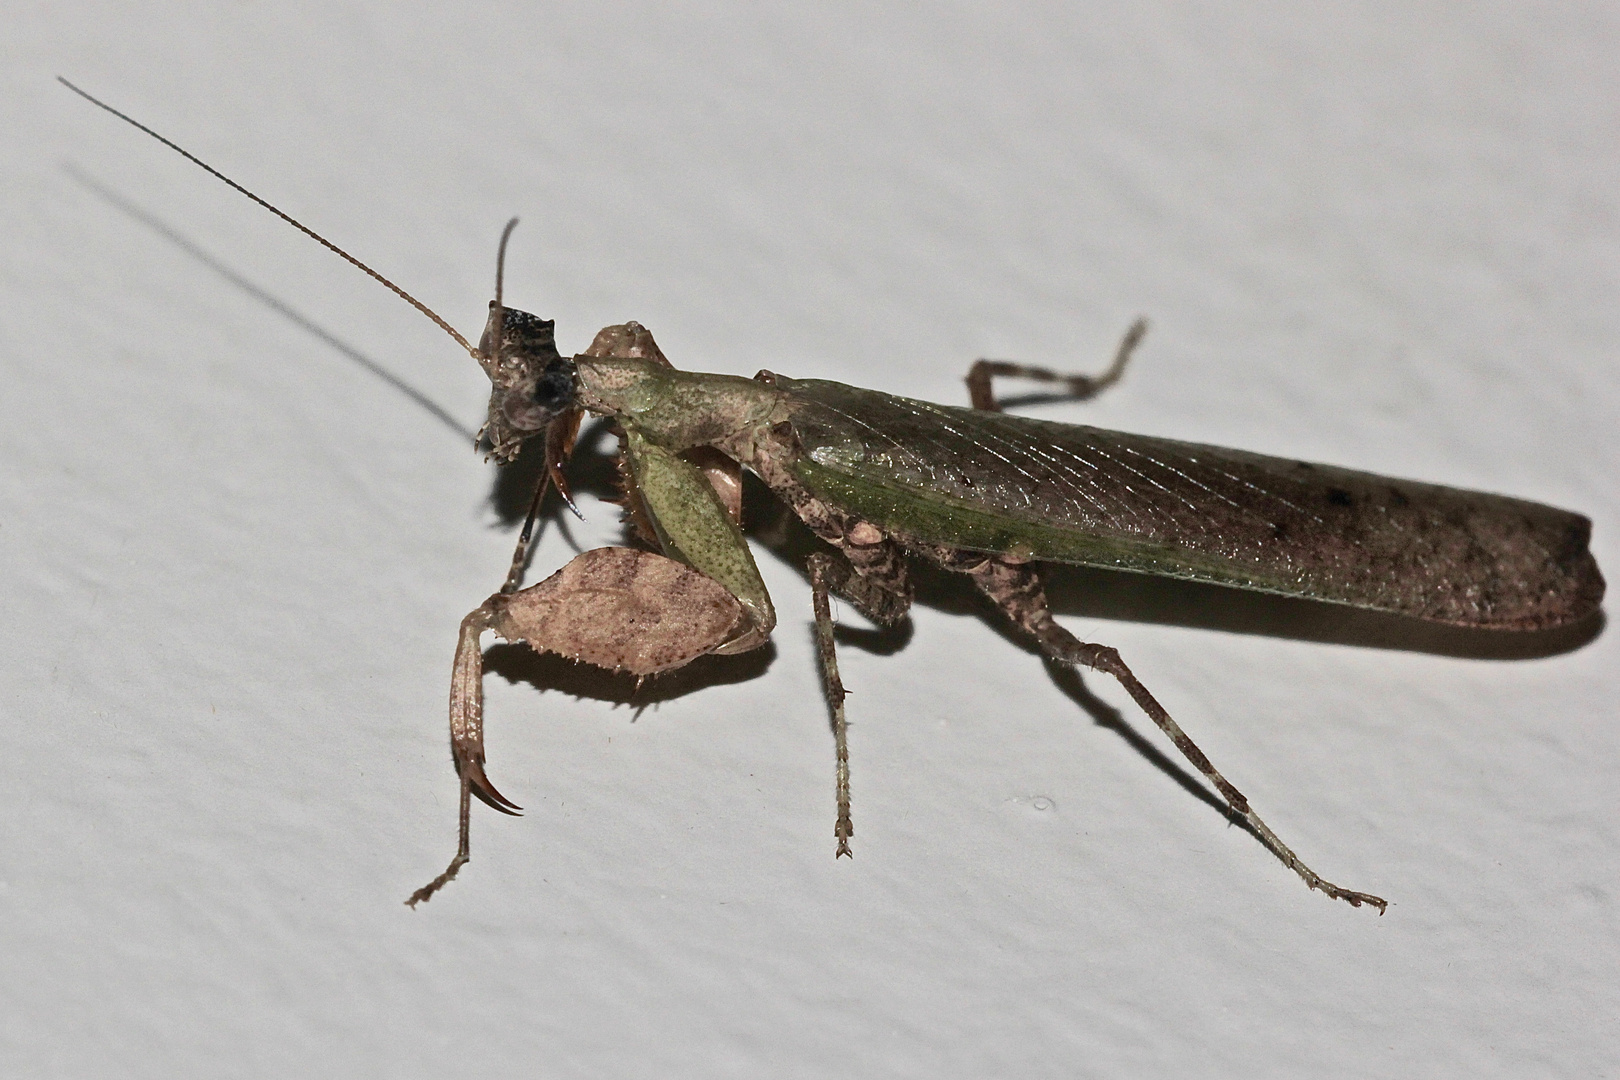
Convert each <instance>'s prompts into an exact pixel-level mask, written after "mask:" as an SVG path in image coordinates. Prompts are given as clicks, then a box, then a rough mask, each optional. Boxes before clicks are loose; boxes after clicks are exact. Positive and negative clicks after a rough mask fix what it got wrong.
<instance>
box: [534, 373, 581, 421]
mask: <svg viewBox="0 0 1620 1080" xmlns="http://www.w3.org/2000/svg"><path fill="white" fill-rule="evenodd" d="M530 400H531V401H533V402H534V404H535V406H536V407H538V408H541V409H547V410H551V411H553V412H561V411H562V410H563V409H565V408H567V407H568V405H570V404H571V403H572V402H573V400H574V373H573V372H572V371H568V370H565V369H564V368H563V367H561V366H560V365H556V366H551V367H547V368H546V370H545V371H543V372H541V374H540V378H538V379H536V380H535V383H534V395H533V396H532V397H531V398H530Z"/></svg>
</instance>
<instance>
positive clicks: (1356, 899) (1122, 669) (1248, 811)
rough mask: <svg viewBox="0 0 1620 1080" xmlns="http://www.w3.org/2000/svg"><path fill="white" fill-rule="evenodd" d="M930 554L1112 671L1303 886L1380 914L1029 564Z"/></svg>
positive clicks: (1058, 648) (1078, 657) (1018, 618)
mask: <svg viewBox="0 0 1620 1080" xmlns="http://www.w3.org/2000/svg"><path fill="white" fill-rule="evenodd" d="M930 554H931V556H932V557H933V558H934V559H935V560H936V561H937V562H939V563H940V565H942V566H944V567H945V568H946V569H948V570H956V571H958V572H961V573H965V574H967V575H969V576H970V577H972V578H973V580H974V583H975V584H976V585H977V586H978V587H979V589H980V591H982V592H983V593H984V594H985V595H986V596H988V597H989V598H990V599H991V600H993V601H995V603H996V606H997V607H999V608H1000V609H1001V611H1002V612H1003V614H1005V615H1006V616H1007V617H1008V618H1009V619H1010V620H1012V622H1013V624H1014V625H1016V626H1017V627H1018V628H1019V629H1020V630H1022V631H1023V632H1024V633H1025V634H1027V635H1028V636H1029V637H1030V638H1032V639H1034V641H1035V643H1036V645H1038V646H1039V647H1040V650H1041V652H1042V653H1044V654H1045V655H1046V656H1047V657H1048V658H1050V659H1052V660H1054V661H1056V662H1058V663H1061V664H1079V665H1082V666H1084V667H1088V668H1091V669H1092V670H1094V671H1101V672H1104V673H1106V674H1108V675H1112V676H1113V677H1114V678H1115V679H1116V680H1118V682H1119V684H1120V685H1121V686H1123V687H1124V688H1125V692H1126V693H1128V694H1130V695H1131V698H1132V700H1134V701H1135V702H1136V704H1137V706H1138V707H1140V708H1141V710H1142V711H1143V712H1145V713H1146V714H1147V715H1148V718H1149V719H1151V720H1152V721H1153V722H1154V723H1155V724H1157V725H1158V727H1159V730H1160V731H1162V732H1164V734H1165V736H1166V737H1167V738H1168V739H1169V740H1170V741H1171V742H1172V743H1174V744H1175V747H1176V749H1177V750H1179V751H1181V755H1182V757H1184V758H1186V759H1187V761H1188V763H1189V764H1191V765H1192V766H1193V768H1195V769H1197V770H1198V771H1199V772H1200V773H1202V774H1203V775H1204V778H1205V779H1207V780H1208V781H1209V782H1210V783H1211V784H1213V785H1214V786H1215V790H1217V791H1219V792H1220V793H1221V797H1222V798H1224V799H1225V800H1226V802H1227V804H1228V805H1229V806H1231V808H1232V810H1233V812H1234V813H1236V814H1237V815H1238V816H1240V817H1241V818H1242V819H1243V820H1244V822H1245V823H1246V824H1247V825H1248V827H1249V829H1250V830H1251V831H1252V832H1253V833H1254V835H1255V836H1256V837H1258V838H1259V840H1260V842H1261V843H1263V844H1265V845H1266V847H1267V848H1269V849H1270V850H1271V852H1272V854H1274V855H1276V856H1277V858H1279V859H1281V860H1282V861H1283V863H1284V864H1285V865H1286V866H1287V867H1288V868H1289V869H1290V870H1292V871H1294V873H1296V874H1298V875H1299V876H1300V878H1301V880H1303V881H1304V882H1305V884H1306V885H1308V886H1309V887H1311V888H1312V889H1318V890H1320V891H1322V892H1324V893H1326V894H1327V895H1328V896H1330V897H1333V898H1334V899H1336V900H1343V901H1345V902H1346V903H1348V904H1349V905H1350V906H1352V907H1360V906H1361V905H1362V904H1367V905H1369V906H1371V907H1375V908H1377V909H1378V911H1379V914H1383V911H1384V908H1385V907H1386V905H1387V902H1386V901H1385V900H1384V899H1383V898H1381V897H1377V896H1373V895H1372V894H1371V893H1362V892H1354V891H1352V890H1350V889H1345V888H1342V887H1340V886H1338V885H1335V884H1333V883H1332V882H1331V881H1328V880H1327V879H1325V878H1323V877H1322V876H1321V875H1320V874H1318V873H1317V872H1316V871H1314V870H1312V869H1311V868H1310V867H1309V866H1306V865H1305V863H1304V862H1303V861H1302V860H1301V859H1300V858H1299V856H1298V855H1295V854H1294V852H1293V849H1291V848H1290V847H1289V846H1288V845H1287V844H1284V843H1283V842H1282V840H1281V839H1279V838H1278V836H1277V834H1276V833H1274V832H1272V831H1271V827H1270V826H1268V825H1267V824H1266V823H1265V822H1264V821H1262V820H1261V819H1260V815H1258V814H1256V813H1255V812H1254V810H1253V809H1252V808H1251V807H1250V806H1249V800H1248V799H1247V798H1245V797H1244V795H1243V793H1242V792H1241V791H1239V790H1238V789H1237V788H1236V787H1234V786H1233V785H1232V783H1231V782H1230V781H1229V780H1227V779H1226V777H1224V776H1222V775H1221V773H1220V770H1218V769H1216V768H1215V766H1214V765H1213V764H1212V763H1211V762H1210V760H1209V758H1208V757H1206V756H1205V755H1204V752H1203V751H1202V750H1200V749H1199V748H1198V746H1197V744H1196V743H1194V742H1193V741H1192V739H1191V738H1189V737H1188V735H1187V733H1186V732H1185V731H1183V730H1182V729H1181V725H1180V724H1177V723H1176V722H1175V720H1174V719H1173V718H1171V716H1170V714H1169V712H1167V711H1166V710H1165V708H1164V706H1162V705H1160V704H1159V702H1158V700H1157V699H1156V698H1154V696H1153V695H1152V694H1150V693H1148V690H1147V688H1146V687H1145V686H1143V685H1142V684H1141V683H1140V682H1139V681H1137V678H1136V676H1135V675H1134V674H1132V673H1131V669H1130V668H1128V667H1126V666H1125V662H1124V661H1123V660H1121V659H1120V657H1119V652H1118V651H1117V650H1116V649H1114V648H1112V647H1111V646H1108V645H1096V644H1092V643H1089V642H1084V641H1081V640H1080V639H1078V638H1076V637H1075V636H1074V635H1073V634H1071V633H1069V632H1068V631H1067V630H1065V629H1063V627H1061V626H1059V625H1058V623H1057V621H1056V620H1055V619H1053V618H1052V611H1051V609H1050V607H1048V606H1047V602H1046V590H1045V588H1044V587H1043V586H1042V584H1041V578H1040V573H1039V571H1038V569H1037V567H1036V566H1035V565H1034V564H1030V563H1026V562H1019V561H1016V560H1013V559H1008V558H1006V557H1004V556H998V555H986V554H983V553H980V552H964V551H957V550H954V549H938V550H936V551H934V552H930Z"/></svg>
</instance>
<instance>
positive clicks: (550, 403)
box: [475, 300, 579, 462]
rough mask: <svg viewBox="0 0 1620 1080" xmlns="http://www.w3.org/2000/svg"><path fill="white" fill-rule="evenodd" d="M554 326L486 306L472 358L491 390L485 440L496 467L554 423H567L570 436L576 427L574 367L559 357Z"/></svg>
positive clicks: (513, 311)
mask: <svg viewBox="0 0 1620 1080" xmlns="http://www.w3.org/2000/svg"><path fill="white" fill-rule="evenodd" d="M555 325H556V324H555V323H553V322H552V321H551V320H550V319H542V318H539V317H538V316H535V315H530V314H529V313H528V312H527V311H519V310H517V309H516V308H509V307H503V306H502V305H501V304H500V302H499V301H496V300H492V301H490V305H489V321H488V322H487V323H486V324H485V326H484V333H483V336H482V337H481V338H480V339H479V341H478V352H477V353H476V354H475V355H476V356H477V358H478V363H479V364H480V365H481V366H482V367H483V369H484V373H485V374H487V375H488V376H489V381H490V384H491V388H490V394H489V420H488V421H487V422H486V423H485V425H484V431H483V435H484V438H486V439H487V440H488V441H489V448H490V453H491V454H492V455H494V457H495V458H496V460H498V461H501V462H508V461H511V460H512V459H513V458H514V457H516V456H517V452H518V449H519V448H520V447H521V446H522V445H523V442H524V441H525V440H526V439H529V438H531V437H533V436H535V435H539V434H540V433H541V432H543V431H546V430H547V429H549V428H550V427H551V426H552V424H553V422H554V421H557V420H559V419H561V420H565V421H567V424H566V426H567V427H568V428H569V429H571V430H572V429H575V428H577V426H578V423H579V417H578V411H579V410H578V408H577V406H576V405H575V404H574V402H575V398H576V396H577V391H576V389H575V383H574V362H573V361H572V360H570V359H568V358H566V357H564V356H562V355H561V354H560V353H558V352H557V341H556V337H555V336H554V334H553V333H552V328H553V326H555ZM569 414H573V415H572V416H571V417H570V415H569Z"/></svg>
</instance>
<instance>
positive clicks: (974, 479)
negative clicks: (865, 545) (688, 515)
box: [776, 378, 1603, 629]
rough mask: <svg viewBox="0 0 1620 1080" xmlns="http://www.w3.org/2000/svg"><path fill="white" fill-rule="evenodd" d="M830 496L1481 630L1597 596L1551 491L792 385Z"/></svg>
mask: <svg viewBox="0 0 1620 1080" xmlns="http://www.w3.org/2000/svg"><path fill="white" fill-rule="evenodd" d="M776 385H777V387H778V388H779V389H781V390H783V391H785V392H786V393H787V395H788V397H789V399H790V400H791V402H792V408H793V426H794V431H795V434H796V435H797V437H798V439H799V442H800V443H801V444H802V445H803V447H804V449H805V451H806V456H805V457H804V458H802V459H801V460H800V461H799V462H798V464H797V465H796V466H795V470H794V471H795V473H796V475H797V476H798V478H799V480H800V482H801V483H803V484H804V485H805V486H806V487H807V488H809V489H810V490H811V491H812V492H813V493H814V494H816V495H817V496H819V497H821V498H823V499H826V500H828V501H830V502H833V503H835V504H836V505H838V506H840V507H843V508H845V509H848V510H850V511H851V512H853V513H856V514H858V515H860V516H862V517H864V518H867V519H868V520H870V521H872V522H873V523H874V524H877V525H879V526H880V527H881V528H883V529H884V530H885V531H887V532H889V533H890V534H891V535H894V536H896V537H899V538H901V539H902V540H908V539H909V540H912V541H918V542H923V543H935V544H944V545H948V546H952V547H959V548H967V549H970V550H980V551H993V552H1007V553H1012V554H1017V555H1022V556H1025V557H1028V558H1032V559H1043V560H1050V561H1054V562H1065V563H1075V564H1079V565H1085V566H1101V567H1111V568H1115V569H1120V570H1131V571H1136V572H1140V573H1149V574H1157V575H1162V576H1168V577H1178V578H1189V579H1193V580H1197V581H1209V582H1216V583H1219V584H1224V585H1233V586H1237V587H1240V588H1245V589H1253V590H1259V591H1263V592H1272V593H1281V594H1284V595H1288V596H1302V597H1309V598H1313V599H1318V600H1326V601H1331V602H1336V603H1343V604H1352V605H1355V606H1357V607H1364V608H1373V609H1377V610H1380V611H1388V612H1395V613H1399V614H1403V615H1411V616H1415V617H1417V618H1422V619H1429V620H1433V621H1437V622H1443V623H1451V624H1456V625H1463V626H1476V627H1494V628H1502V629H1538V628H1543V627H1549V626H1556V625H1559V624H1562V623H1566V622H1570V621H1573V620H1575V619H1578V618H1581V617H1582V616H1584V615H1586V614H1589V613H1590V612H1591V611H1593V610H1595V609H1596V608H1597V605H1598V603H1599V601H1600V600H1601V599H1602V596H1603V578H1602V576H1601V575H1600V574H1599V572H1598V569H1597V563H1596V562H1595V560H1594V559H1593V558H1592V556H1591V554H1590V553H1589V552H1588V551H1587V540H1588V537H1589V536H1590V533H1591V522H1589V521H1588V520H1587V519H1586V518H1584V517H1581V516H1580V515H1578V514H1571V513H1568V512H1566V511H1563V510H1557V509H1554V508H1552V507H1550V506H1543V505H1541V504H1539V503H1533V502H1525V501H1523V500H1520V499H1510V498H1506V497H1503V496H1500V495H1487V494H1483V493H1479V492H1472V491H1460V490H1457V489H1455V488H1448V487H1439V486H1436V485H1433V484H1419V483H1414V482H1412V481H1408V480H1392V479H1389V478H1388V477H1383V476H1376V475H1373V474H1371V473H1363V472H1355V471H1352V470H1350V469H1340V468H1335V467H1333V466H1328V465H1313V464H1309V463H1307V462H1302V461H1293V460H1290V459H1287V458H1274V457H1266V456H1264V455H1261V454H1250V453H1245V452H1243V451H1239V450H1226V449H1223V448H1220V447H1214V446H1202V445H1199V444H1197V443H1186V442H1178V441H1175V440H1172V439H1156V438H1151V437H1148V436H1142V435H1127V434H1123V433H1120V432H1114V431H1104V430H1101V429H1098V428H1090V427H1082V426H1078V425H1071V424H1058V423H1052V422H1050V421H1044V420H1034V419H1030V418H1028V417H1019V416H1011V415H1008V414H1006V413H995V412H982V411H976V410H972V409H961V408H953V407H950V406H944V405H932V404H929V403H928V402H924V401H914V400H912V399H909V398H899V397H893V396H891V395H888V394H883V393H879V392H877V391H874V390H862V389H859V388H857V387H853V386H846V385H844V384H842V383H833V382H822V381H820V380H795V379H784V378H778V380H777V382H776Z"/></svg>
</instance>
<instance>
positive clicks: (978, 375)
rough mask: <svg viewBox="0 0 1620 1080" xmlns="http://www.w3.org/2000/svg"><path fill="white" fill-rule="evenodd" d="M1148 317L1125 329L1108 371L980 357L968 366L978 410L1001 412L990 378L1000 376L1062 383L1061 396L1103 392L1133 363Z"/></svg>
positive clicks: (970, 392) (1081, 396) (970, 388)
mask: <svg viewBox="0 0 1620 1080" xmlns="http://www.w3.org/2000/svg"><path fill="white" fill-rule="evenodd" d="M1147 325H1148V324H1147V320H1146V319H1137V320H1136V321H1135V322H1133V323H1131V328H1130V329H1129V330H1127V331H1125V337H1124V338H1123V339H1121V341H1120V343H1119V348H1118V349H1117V350H1115V352H1114V360H1113V363H1111V364H1109V365H1108V368H1107V370H1106V371H1104V372H1103V373H1102V374H1100V375H1065V374H1063V373H1062V372H1060V371H1053V370H1052V369H1051V368H1044V367H1035V366H1032V365H1029V364H1016V363H1012V362H1011V361H1007V360H977V361H975V362H974V364H973V366H972V367H971V368H969V369H968V373H967V379H966V380H965V381H966V382H967V388H968V397H969V398H970V399H971V400H972V402H973V407H974V408H975V409H984V410H987V411H989V412H1000V411H1001V403H1000V402H998V401H997V400H996V394H995V390H994V389H992V387H991V385H990V383H991V380H992V379H994V378H996V377H997V376H1001V377H1003V378H1009V379H1028V380H1030V381H1031V382H1043V383H1061V384H1062V386H1063V391H1062V396H1063V397H1072V398H1077V399H1079V400H1082V401H1083V400H1085V399H1086V398H1089V397H1094V396H1096V395H1097V394H1098V393H1100V392H1101V391H1103V390H1105V389H1107V388H1108V387H1110V386H1112V385H1113V384H1114V383H1116V382H1118V381H1119V377H1120V376H1121V375H1123V374H1124V373H1125V365H1126V364H1127V363H1129V362H1130V359H1131V353H1133V352H1135V351H1136V346H1137V345H1139V344H1141V342H1142V336H1143V335H1144V334H1146V333H1147Z"/></svg>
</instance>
